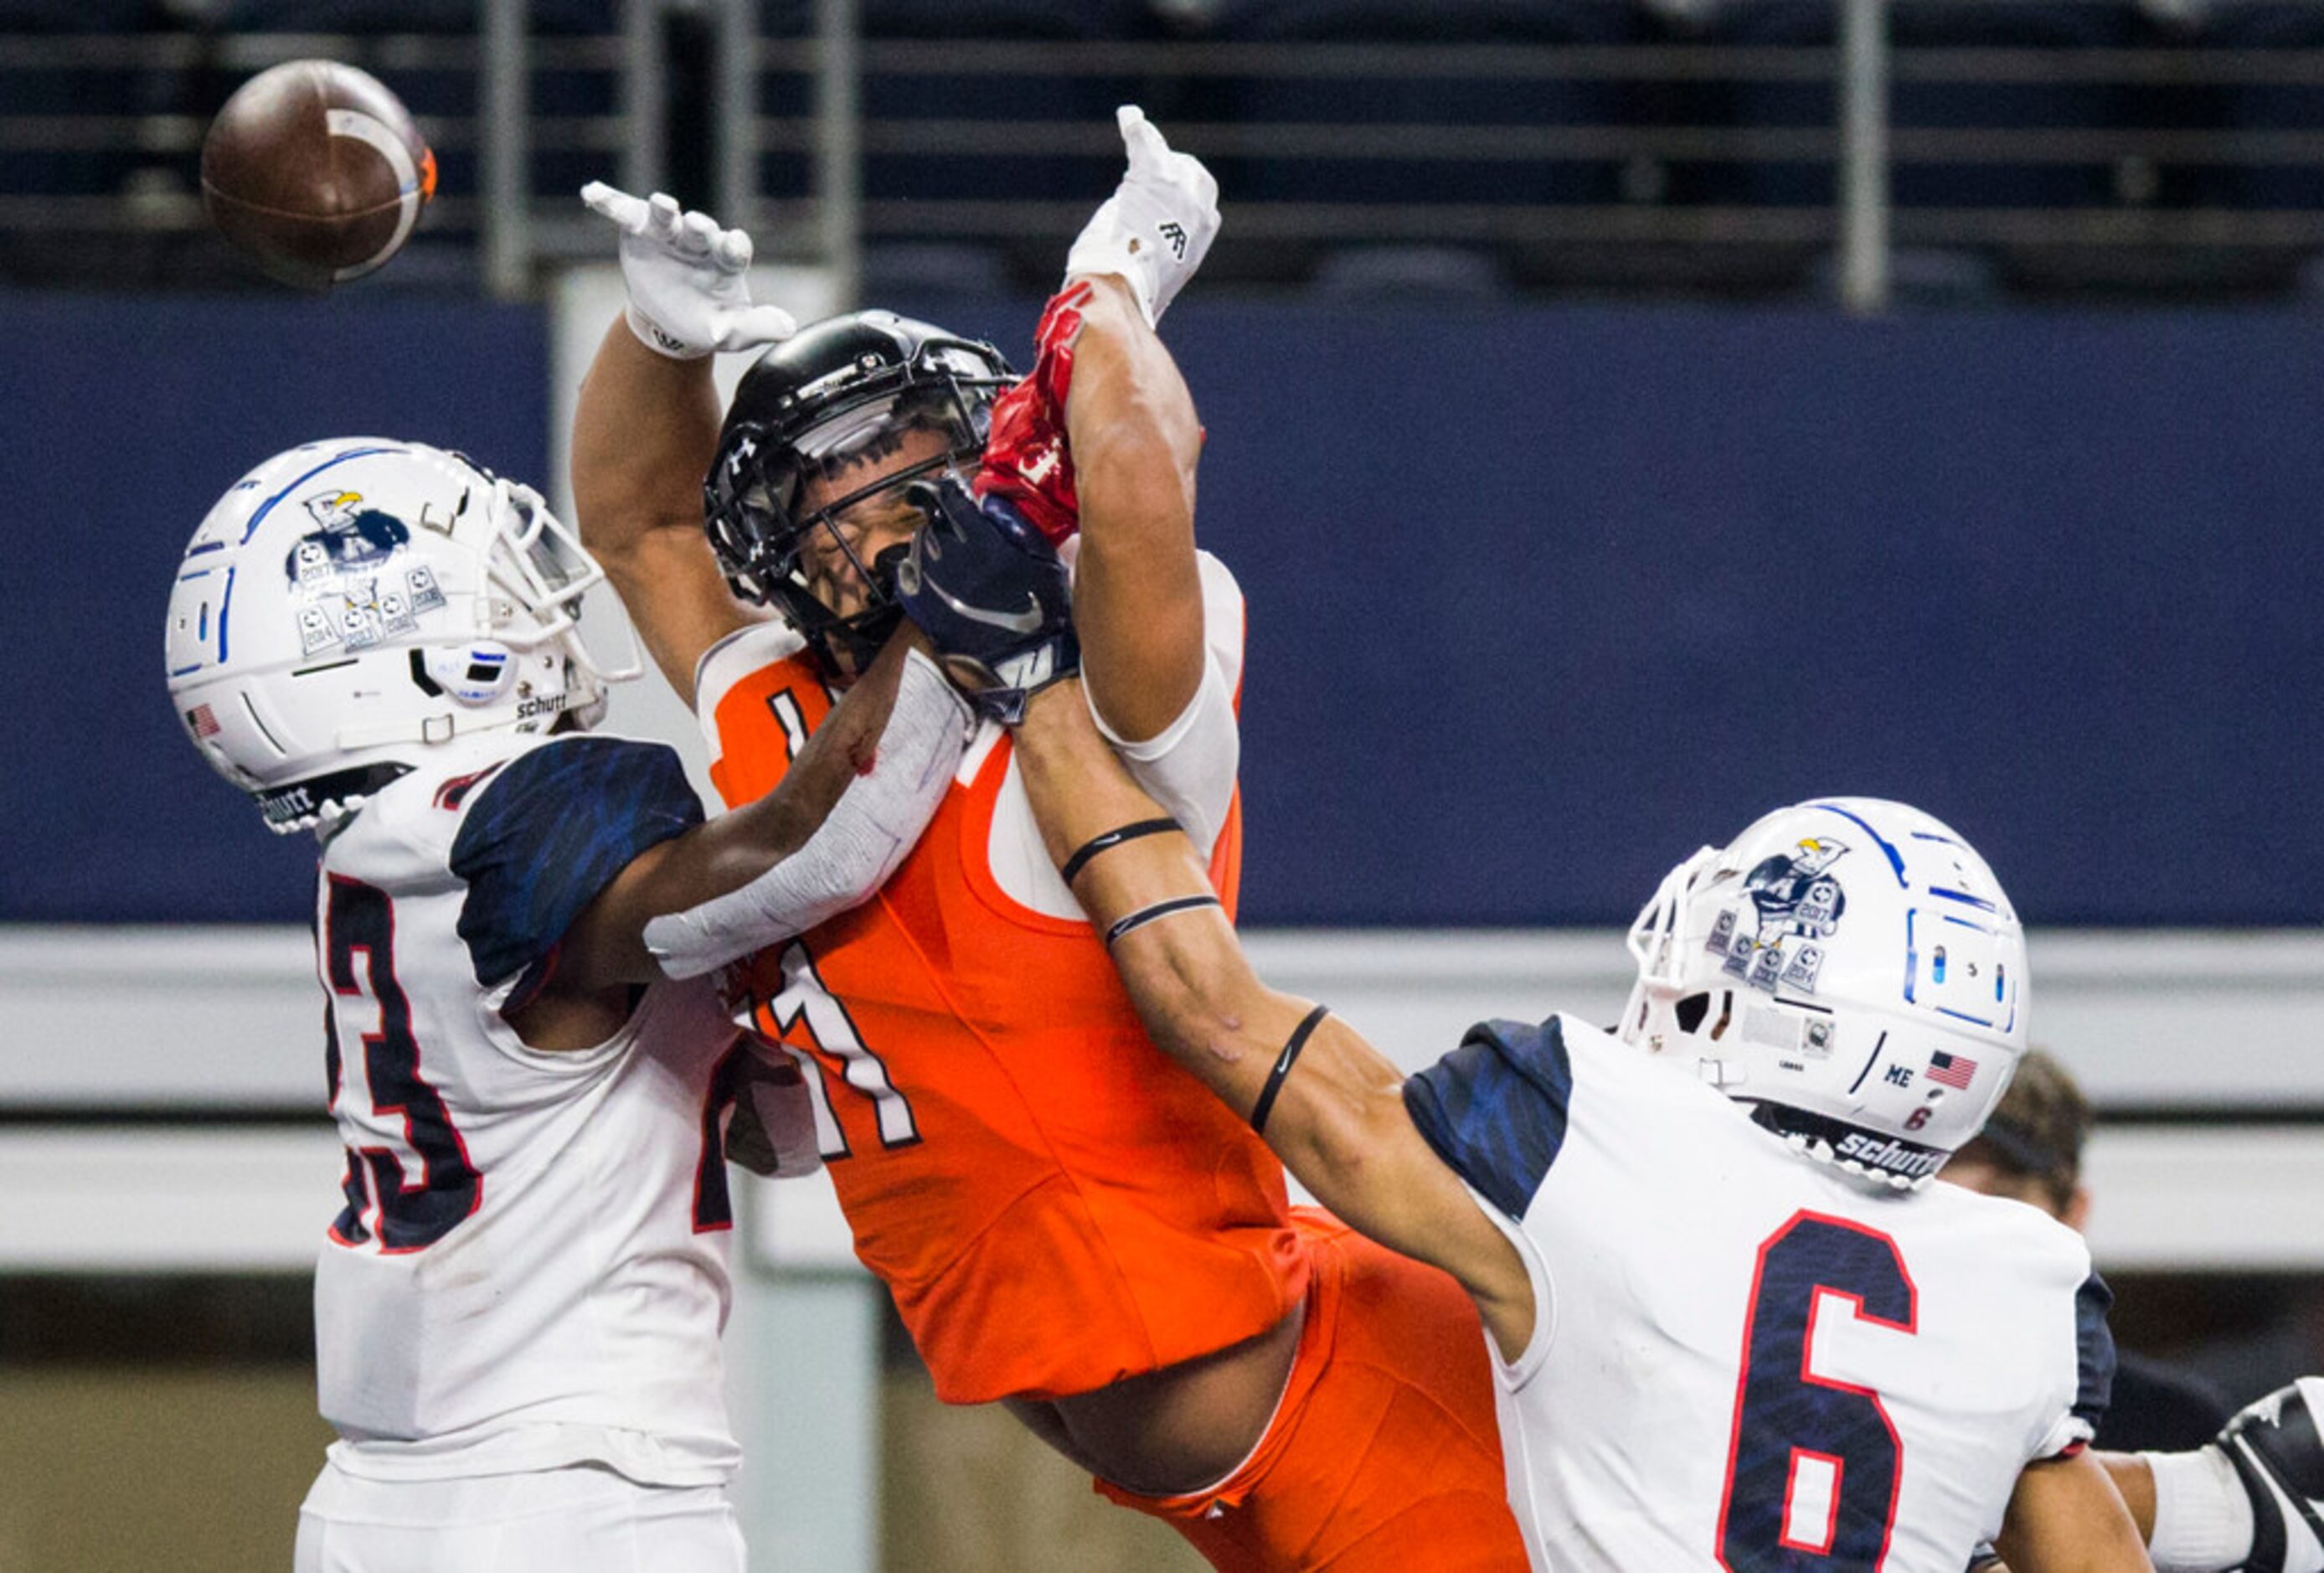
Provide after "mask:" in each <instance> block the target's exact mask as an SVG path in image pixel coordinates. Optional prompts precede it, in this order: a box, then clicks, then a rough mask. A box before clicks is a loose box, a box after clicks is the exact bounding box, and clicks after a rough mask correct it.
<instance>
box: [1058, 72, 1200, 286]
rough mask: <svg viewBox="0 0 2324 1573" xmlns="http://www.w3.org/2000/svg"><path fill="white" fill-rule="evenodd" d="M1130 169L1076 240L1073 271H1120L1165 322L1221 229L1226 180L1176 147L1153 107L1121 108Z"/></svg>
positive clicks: (1069, 269)
mask: <svg viewBox="0 0 2324 1573" xmlns="http://www.w3.org/2000/svg"><path fill="white" fill-rule="evenodd" d="M1114 119H1115V120H1116V121H1117V122H1118V123H1119V124H1120V126H1121V141H1122V145H1123V146H1124V147H1125V148H1127V149H1128V150H1129V153H1130V172H1129V173H1128V174H1125V175H1124V176H1122V178H1121V184H1120V187H1118V188H1117V189H1116V190H1115V191H1114V193H1113V195H1112V196H1111V197H1109V198H1107V199H1106V201H1105V205H1104V206H1103V207H1102V208H1099V209H1098V210H1097V213H1096V215H1095V216H1094V217H1092V218H1091V219H1090V221H1089V225H1088V227H1086V228H1084V230H1083V231H1082V233H1081V238H1080V239H1078V240H1076V241H1074V249H1073V250H1072V251H1071V252H1068V253H1067V254H1066V255H1065V277H1067V278H1069V279H1070V278H1073V277H1075V276H1076V275H1079V274H1084V273H1113V274H1116V275H1118V276H1120V278H1122V279H1123V280H1125V281H1127V282H1128V283H1129V285H1130V292H1131V293H1132V294H1134V295H1136V296H1137V297H1138V306H1139V310H1141V311H1143V312H1145V313H1146V321H1147V325H1148V327H1151V326H1152V325H1153V324H1154V323H1156V322H1157V321H1158V320H1160V319H1161V316H1162V313H1163V312H1164V311H1166V310H1168V309H1169V306H1170V302H1171V301H1173V300H1174V299H1176V296H1177V293H1178V291H1179V290H1180V289H1182V288H1183V287H1184V286H1185V282H1186V281H1187V280H1188V279H1191V278H1193V277H1194V270H1195V269H1196V268H1198V267H1201V266H1202V265H1203V257H1204V256H1205V255H1206V254H1208V253H1209V252H1210V249H1211V242H1212V241H1213V239H1215V238H1216V237H1217V236H1218V233H1219V183H1218V181H1217V180H1213V178H1212V176H1211V171H1208V170H1206V169H1204V168H1203V161H1202V160H1200V159H1198V158H1196V157H1195V156H1194V154H1192V153H1172V152H1171V151H1170V144H1169V143H1167V142H1165V141H1163V140H1162V134H1161V133H1160V132H1159V131H1157V130H1156V129H1154V126H1153V124H1152V123H1151V122H1149V121H1148V119H1147V118H1146V111H1145V110H1143V109H1140V108H1139V106H1137V105H1135V104H1125V105H1123V106H1121V107H1120V108H1119V109H1117V110H1115V111H1114Z"/></svg>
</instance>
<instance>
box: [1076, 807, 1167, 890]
mask: <svg viewBox="0 0 2324 1573" xmlns="http://www.w3.org/2000/svg"><path fill="white" fill-rule="evenodd" d="M1177 828H1179V825H1178V821H1177V820H1176V819H1140V820H1139V821H1138V822H1137V823H1135V824H1131V825H1124V826H1122V827H1120V828H1119V829H1113V830H1108V831H1107V832H1106V833H1105V834H1104V835H1102V836H1093V837H1090V838H1089V839H1088V840H1086V841H1084V842H1083V843H1082V847H1081V850H1080V851H1078V852H1076V853H1074V855H1073V856H1071V857H1068V858H1066V859H1065V867H1063V868H1061V869H1059V870H1058V871H1057V872H1058V873H1060V874H1063V875H1065V883H1066V884H1073V883H1074V875H1075V874H1079V873H1080V872H1081V871H1082V870H1083V868H1084V867H1085V866H1087V865H1088V863H1089V860H1090V859H1091V858H1093V857H1095V856H1097V855H1098V854H1099V853H1101V852H1111V851H1112V850H1113V849H1114V848H1115V847H1119V846H1120V845H1121V844H1122V843H1123V842H1125V841H1135V840H1137V839H1138V838H1139V837H1140V836H1159V835H1160V834H1162V832H1163V831H1165V830H1176V829H1177Z"/></svg>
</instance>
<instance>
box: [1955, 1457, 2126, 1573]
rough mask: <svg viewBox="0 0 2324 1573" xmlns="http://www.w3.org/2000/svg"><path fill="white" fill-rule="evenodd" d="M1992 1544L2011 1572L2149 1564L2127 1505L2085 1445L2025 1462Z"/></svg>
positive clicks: (2120, 1570)
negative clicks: (2058, 1455) (2062, 1454)
mask: <svg viewBox="0 0 2324 1573" xmlns="http://www.w3.org/2000/svg"><path fill="white" fill-rule="evenodd" d="M1994 1544H1995V1549H1996V1550H1998V1551H1999V1552H2000V1553H2001V1556H2002V1559H2003V1560H2004V1561H2006V1563H2007V1564H2008V1566H2009V1567H2010V1568H2012V1569H2014V1573H2147V1570H2149V1569H2151V1568H2153V1563H2152V1562H2151V1561H2149V1560H2148V1559H2147V1555H2146V1545H2145V1542H2144V1541H2143V1540H2141V1539H2140V1538H2139V1533H2138V1526H2137V1525H2136V1524H2135V1523H2133V1522H2131V1517H2130V1510H2129V1509H2128V1508H2126V1507H2125V1506H2124V1505H2123V1501H2122V1498H2121V1496H2120V1495H2118V1494H2116V1491H2115V1488H2114V1483H2113V1482H2112V1481H2111V1480H2109V1479H2108V1478H2107V1474H2106V1471H2105V1470H2104V1469H2103V1468H2101V1467H2099V1466H2098V1460H2097V1459H2096V1458H2094V1457H2091V1456H2090V1455H2089V1453H2087V1452H2075V1453H2072V1454H2070V1455H2068V1456H2067V1457H2061V1458H2047V1459H2043V1460H2041V1461H2040V1462H2037V1463H2033V1464H2028V1465H2027V1466H2025V1467H2024V1469H2023V1470H2022V1471H2020V1472H2019V1474H2018V1476H2017V1486H2016V1489H2015V1491H2013V1492H2012V1493H2011V1494H2010V1497H2009V1511H2008V1513H2007V1514H2006V1516H2005V1517H2004V1518H2003V1520H2002V1523H2001V1533H2000V1534H1999V1535H1998V1536H1997V1537H1996V1539H1995V1542H1994Z"/></svg>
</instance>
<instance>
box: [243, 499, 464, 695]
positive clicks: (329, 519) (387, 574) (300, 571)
mask: <svg viewBox="0 0 2324 1573" xmlns="http://www.w3.org/2000/svg"><path fill="white" fill-rule="evenodd" d="M302 501H303V502H304V503H305V504H306V508H307V513H308V514H309V516H310V517H311V518H313V519H314V520H315V522H316V523H318V524H320V525H321V526H322V528H321V529H319V530H314V531H310V532H308V533H307V534H305V535H301V536H300V538H299V539H298V540H297V541H295V542H293V543H292V545H291V551H290V555H289V556H288V557H287V558H286V559H285V560H284V561H283V565H282V566H283V571H284V573H285V574H286V575H287V576H288V577H289V578H290V581H291V615H292V616H293V617H294V618H295V619H296V620H297V622H298V625H299V647H300V650H301V651H302V652H304V653H306V654H308V655H314V654H316V653H317V652H321V651H325V650H328V649H330V648H331V647H332V646H333V645H337V646H339V647H340V648H341V649H343V650H349V651H354V650H368V649H370V648H371V647H372V646H373V645H374V644H377V643H380V642H381V641H382V640H383V639H391V638H396V637H399V636H401V635H403V634H411V633H414V632H416V631H417V630H418V629H419V626H420V617H421V615H423V614H426V613H429V612H433V611H435V610H437V609H438V608H439V607H441V606H443V605H444V592H443V590H442V589H441V588H439V587H438V585H437V583H436V576H435V574H434V572H432V571H431V570H430V569H429V567H428V565H427V564H426V563H423V562H413V563H408V564H405V565H404V566H403V567H402V568H401V569H397V568H395V567H394V566H393V564H394V560H395V559H396V558H397V557H398V556H400V555H401V554H402V552H403V550H404V548H405V547H407V546H409V545H410V542H411V530H410V526H409V525H407V524H405V523H404V522H403V521H402V520H401V519H398V518H396V517H395V516H394V515H393V514H384V513H382V512H381V511H380V510H378V509H376V508H366V507H364V500H363V495H362V494H361V493H359V492H348V491H329V492H318V493H317V494H316V495H313V496H311V497H307V498H304V499H302Z"/></svg>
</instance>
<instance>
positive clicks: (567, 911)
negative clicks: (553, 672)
mask: <svg viewBox="0 0 2324 1573" xmlns="http://www.w3.org/2000/svg"><path fill="white" fill-rule="evenodd" d="M700 823H702V803H701V800H699V799H698V798H696V796H695V795H694V788H693V787H692V786H691V785H689V784H688V783H687V779H686V770H685V767H684V766H682V765H681V764H679V763H678V755H677V754H675V753H673V752H671V751H670V749H669V748H668V747H667V746H665V745H662V744H659V743H633V742H631V741H629V740H627V739H625V738H620V737H586V736H585V737H560V738H558V740H557V741H555V742H553V743H549V744H545V745H542V746H540V747H539V748H536V749H533V750H532V751H531V752H530V753H529V754H520V755H518V756H517V757H516V758H515V759H513V760H511V761H510V762H509V763H508V765H507V767H506V768H505V769H503V770H502V771H500V772H499V773H497V774H495V775H493V776H492V777H491V778H490V779H489V780H487V781H485V782H484V785H483V788H482V790H481V791H479V792H477V793H476V795H475V801H474V802H473V804H472V805H471V806H470V808H469V810H468V817H467V819H466V820H464V821H463V822H462V823H461V826H460V832H459V834H458V836H457V837H454V839H453V842H452V872H453V874H455V875H457V877H458V878H459V879H461V880H462V881H463V882H465V883H466V885H467V887H468V894H467V899H466V902H464V903H463V904H462V906H461V908H460V939H461V940H462V941H463V942H464V943H465V944H466V946H467V947H468V958H469V960H470V961H471V962H473V963H474V964H475V969H476V981H477V982H478V983H479V984H482V985H484V986H485V987H487V988H490V987H493V986H495V985H499V984H501V983H503V982H505V981H506V980H507V979H509V978H512V977H516V976H519V975H520V974H533V975H534V976H528V977H526V978H525V981H524V983H523V984H522V985H520V986H519V988H518V990H517V994H516V995H515V996H513V997H512V1003H515V1002H516V1001H517V1000H521V999H522V998H523V997H525V996H526V995H529V994H530V992H531V990H532V989H533V988H535V987H537V986H538V985H539V983H540V982H541V981H543V979H544V978H545V977H546V975H547V968H548V967H549V963H550V960H551V958H553V957H554V955H555V954H556V950H557V946H558V941H559V940H561V939H564V937H565V930H567V929H569V928H571V927H572V926H573V921H574V920H575V919H576V918H578V917H579V916H580V915H581V913H582V911H583V910H584V909H586V907H587V906H588V905H589V903H590V902H593V901H595V900H596V899H597V894H598V893H599V892H600V891H603V890H604V888H605V886H606V885H608V884H611V883H613V876H614V875H615V874H619V873H621V872H622V869H624V868H626V867H628V866H629V865H630V863H631V860H632V859H633V858H635V857H636V856H638V854H640V853H641V852H643V851H645V850H646V849H647V848H648V847H655V846H658V845H659V844H660V843H662V842H664V841H667V840H669V839H670V837H674V836H681V835H684V834H685V833H686V832H687V830H690V829H692V828H694V827H695V826H696V825H699V824H700Z"/></svg>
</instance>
